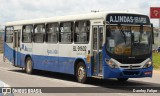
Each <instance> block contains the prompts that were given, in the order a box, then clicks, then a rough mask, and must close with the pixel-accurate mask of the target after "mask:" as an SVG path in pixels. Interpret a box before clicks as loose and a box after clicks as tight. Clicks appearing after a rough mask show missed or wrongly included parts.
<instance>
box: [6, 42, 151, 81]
mask: <svg viewBox="0 0 160 96" xmlns="http://www.w3.org/2000/svg"><path fill="white" fill-rule="evenodd" d="M4 48H5V52H4V56H5V57H6V58H7V59H8V60H9V61H11V62H12V61H13V59H14V58H13V54H14V50H13V49H12V48H10V47H9V46H8V45H7V44H5V45H4ZM102 51H103V56H102V60H103V62H102V66H103V70H102V74H103V78H104V79H107V78H141V77H152V74H149V75H145V74H144V73H145V72H152V70H153V67H152V66H151V67H149V68H146V69H138V70H124V69H120V68H116V69H112V68H110V67H109V66H108V65H107V64H106V62H105V59H110V57H109V56H108V55H107V53H106V52H105V49H104V48H103V50H102ZM18 54H20V55H19V56H20V57H18V58H19V59H20V60H21V64H20V63H19V62H18V64H17V65H18V67H25V62H24V61H25V57H26V55H29V54H22V53H19V52H18ZM30 56H31V58H32V60H33V68H34V69H39V70H46V71H52V72H60V73H67V74H74V63H75V61H76V59H79V58H70V57H54V56H40V55H30ZM57 58H58V59H57ZM82 59H83V58H82ZM91 59H93V57H91ZM56 60H58V61H56ZM83 60H84V62H85V64H86V71H87V76H88V77H91V76H93V68H92V64H93V63H91V64H88V63H86V58H85V59H83ZM91 62H93V60H91ZM137 72H138V74H137V75H126V74H125V73H127V74H132V73H133V74H134V73H135V74H136V73H137Z"/></svg>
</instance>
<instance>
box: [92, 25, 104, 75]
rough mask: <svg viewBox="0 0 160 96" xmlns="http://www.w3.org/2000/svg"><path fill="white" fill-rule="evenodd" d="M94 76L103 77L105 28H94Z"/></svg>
mask: <svg viewBox="0 0 160 96" xmlns="http://www.w3.org/2000/svg"><path fill="white" fill-rule="evenodd" d="M92 31H93V38H92V39H93V60H94V61H93V63H94V64H93V67H92V68H93V75H95V76H101V75H102V43H103V26H93V29H92Z"/></svg>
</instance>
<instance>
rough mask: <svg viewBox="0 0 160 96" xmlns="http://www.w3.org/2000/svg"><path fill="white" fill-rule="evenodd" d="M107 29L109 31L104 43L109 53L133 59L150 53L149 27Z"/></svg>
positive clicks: (117, 26)
mask: <svg viewBox="0 0 160 96" xmlns="http://www.w3.org/2000/svg"><path fill="white" fill-rule="evenodd" d="M107 28H109V29H108V30H109V31H110V36H107V43H106V45H107V47H106V48H107V51H108V52H109V53H111V54H114V55H123V56H133V57H135V56H141V55H146V54H149V53H150V52H151V45H152V42H151V39H152V38H151V37H152V35H151V34H152V32H151V27H148V26H121V25H116V26H115V25H114V26H107ZM107 33H108V32H107Z"/></svg>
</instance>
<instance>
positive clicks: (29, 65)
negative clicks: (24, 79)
mask: <svg viewBox="0 0 160 96" xmlns="http://www.w3.org/2000/svg"><path fill="white" fill-rule="evenodd" d="M25 71H26V73H28V74H32V72H33V63H32V59H31V58H30V57H28V58H27V59H26V68H25Z"/></svg>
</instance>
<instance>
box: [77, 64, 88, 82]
mask: <svg viewBox="0 0 160 96" xmlns="http://www.w3.org/2000/svg"><path fill="white" fill-rule="evenodd" d="M76 77H77V80H78V82H80V83H85V82H86V80H87V75H86V67H85V65H84V63H83V62H79V63H78V65H77V67H76Z"/></svg>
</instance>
